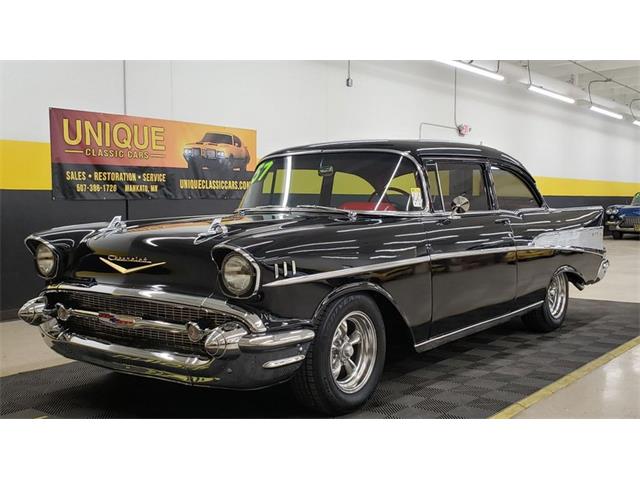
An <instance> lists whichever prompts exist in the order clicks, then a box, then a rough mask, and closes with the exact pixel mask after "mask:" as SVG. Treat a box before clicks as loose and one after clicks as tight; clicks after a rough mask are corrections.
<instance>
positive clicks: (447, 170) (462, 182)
mask: <svg viewBox="0 0 640 480" xmlns="http://www.w3.org/2000/svg"><path fill="white" fill-rule="evenodd" d="M437 165H438V178H439V180H440V182H439V183H438V186H439V187H440V193H441V194H442V200H443V204H444V210H450V208H451V202H452V201H453V199H454V198H455V197H458V196H463V197H465V198H467V200H469V205H470V206H469V211H470V212H474V211H476V212H477V211H483V210H490V207H489V197H488V196H487V186H486V182H485V177H484V171H483V166H482V165H481V164H479V163H472V162H467V161H464V162H463V161H458V162H455V161H454V162H449V161H439V162H438V163H437ZM428 173H429V172H428ZM430 180H431V179H430ZM432 183H433V182H431V181H430V182H429V184H430V186H431V184H432Z"/></svg>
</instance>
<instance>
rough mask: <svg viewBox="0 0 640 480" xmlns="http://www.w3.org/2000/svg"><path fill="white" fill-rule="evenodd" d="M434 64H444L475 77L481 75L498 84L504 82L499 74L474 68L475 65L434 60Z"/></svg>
mask: <svg viewBox="0 0 640 480" xmlns="http://www.w3.org/2000/svg"><path fill="white" fill-rule="evenodd" d="M436 62H440V63H444V64H445V65H449V66H450V67H455V68H459V69H460V70H464V71H466V72H471V73H475V74H477V75H482V76H483V77H487V78H491V79H493V80H497V81H499V82H501V81H503V80H504V76H502V75H500V74H499V73H497V71H496V72H492V71H491V70H487V69H485V68H480V67H476V66H475V65H470V64H468V63H464V62H460V61H458V60H436ZM498 69H500V63H499V62H498Z"/></svg>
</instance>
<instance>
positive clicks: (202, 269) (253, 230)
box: [37, 213, 379, 295]
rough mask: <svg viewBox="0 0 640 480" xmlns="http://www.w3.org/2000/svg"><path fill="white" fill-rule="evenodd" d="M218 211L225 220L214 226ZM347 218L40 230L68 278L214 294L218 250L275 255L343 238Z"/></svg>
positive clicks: (172, 221)
mask: <svg viewBox="0 0 640 480" xmlns="http://www.w3.org/2000/svg"><path fill="white" fill-rule="evenodd" d="M214 219H216V222H218V223H219V225H220V227H216V229H214V230H213V231H210V232H208V230H209V227H210V225H211V223H212V222H213V220H214ZM371 221H372V219H366V218H363V219H360V220H356V223H358V222H371ZM376 222H379V220H376ZM345 223H353V221H352V220H349V219H348V217H347V216H345V215H327V214H319V215H310V214H307V215H304V214H292V213H264V214H256V215H239V214H233V215H222V216H200V217H186V218H185V217H181V218H169V219H150V220H139V221H128V222H126V227H125V228H123V229H120V230H112V231H105V227H106V226H107V224H106V223H94V224H86V225H75V226H71V227H65V228H56V229H51V230H48V231H45V232H40V233H38V234H37V236H38V237H41V238H42V239H44V240H46V241H48V242H50V243H51V244H53V245H54V246H55V247H56V249H58V250H59V251H60V252H61V257H62V266H63V268H62V270H61V277H62V278H61V279H62V280H65V281H76V282H98V283H104V284H113V285H118V286H126V287H130V288H139V287H145V288H149V287H152V288H156V289H167V290H169V289H170V290H172V291H176V292H181V293H192V294H193V293H195V292H197V293H200V294H203V295H209V294H210V293H211V292H216V291H219V289H218V288H217V276H218V275H217V273H218V267H217V265H216V262H214V261H213V260H212V252H221V251H223V250H218V249H224V248H229V249H233V248H242V249H243V250H245V251H246V252H248V253H249V254H250V255H251V256H253V257H254V258H255V259H256V260H257V261H258V262H259V263H265V262H266V263H269V262H272V261H277V260H278V259H281V258H286V257H287V250H290V248H287V247H289V246H291V245H295V244H308V243H309V242H312V240H311V239H309V237H313V240H314V241H316V242H322V241H323V240H324V241H327V242H329V243H335V242H338V243H339V242H340V240H339V238H340V237H341V236H342V237H344V236H345V235H347V234H340V233H337V232H338V231H339V230H341V229H344V226H345ZM349 235H352V234H349ZM346 241H347V240H345V242H346ZM348 241H349V242H353V240H348ZM352 244H353V243H351V245H352ZM223 253H224V252H223Z"/></svg>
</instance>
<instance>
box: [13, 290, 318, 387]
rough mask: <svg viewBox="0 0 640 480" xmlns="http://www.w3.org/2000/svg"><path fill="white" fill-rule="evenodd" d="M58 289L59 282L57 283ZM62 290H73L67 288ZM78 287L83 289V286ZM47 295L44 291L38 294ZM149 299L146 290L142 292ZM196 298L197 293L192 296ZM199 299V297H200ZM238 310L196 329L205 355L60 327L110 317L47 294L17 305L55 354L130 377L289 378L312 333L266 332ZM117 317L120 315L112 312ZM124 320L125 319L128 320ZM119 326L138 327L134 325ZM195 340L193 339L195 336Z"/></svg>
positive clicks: (195, 380)
mask: <svg viewBox="0 0 640 480" xmlns="http://www.w3.org/2000/svg"><path fill="white" fill-rule="evenodd" d="M56 288H58V289H59V288H60V286H56ZM65 288H72V287H66V286H65ZM83 291H87V290H86V289H84V288H83ZM43 293H47V291H45V292H43ZM127 293H128V294H131V295H138V294H140V292H137V291H136V292H125V291H124V290H122V289H120V290H119V293H118V294H119V295H125V294H127ZM146 296H147V297H148V292H147V293H146ZM192 298H193V299H194V301H196V300H195V298H197V297H192ZM207 300H208V307H207V308H209V309H211V308H214V302H220V303H221V304H224V305H218V307H219V308H220V309H221V310H223V311H226V312H228V311H229V308H230V307H229V306H228V305H226V303H225V302H221V301H219V300H215V301H214V300H212V299H211V298H208V299H207ZM200 301H202V299H200ZM232 308H233V311H234V313H236V314H238V315H239V316H238V317H237V318H238V322H230V323H229V324H224V325H222V326H220V327H216V328H214V329H212V330H206V331H202V330H198V331H195V332H192V333H194V337H197V335H198V334H201V335H202V338H203V340H204V346H205V349H206V353H203V354H201V355H200V354H193V355H191V354H185V353H178V352H173V351H170V350H169V349H167V350H164V349H148V348H137V347H132V346H128V345H122V344H118V343H115V342H113V341H107V340H105V339H101V338H93V337H89V336H84V335H80V334H77V333H74V332H71V331H70V330H69V329H68V328H66V327H65V321H66V320H67V319H69V318H71V317H76V318H93V319H95V318H98V317H102V316H104V318H106V319H107V321H110V322H111V321H113V320H112V317H114V315H111V316H106V315H105V312H90V311H86V310H74V309H71V308H65V307H63V306H61V305H57V306H55V307H50V308H47V305H46V298H44V297H37V298H35V299H32V300H29V301H28V302H26V303H25V304H24V306H23V307H22V308H21V309H20V311H19V313H18V315H19V317H20V318H21V319H22V320H24V321H26V322H27V323H29V324H31V325H37V326H39V328H40V331H41V334H42V337H43V339H44V341H45V343H46V344H47V345H49V347H51V349H53V350H54V351H56V352H57V353H59V354H61V355H63V356H65V357H67V358H71V359H74V360H79V361H83V362H87V363H91V364H95V365H99V366H102V367H106V368H109V369H112V370H117V371H121V372H125V373H130V374H134V375H141V376H146V377H154V378H159V379H163V380H170V381H175V382H180V383H184V384H189V385H201V386H210V387H218V388H234V389H255V388H262V387H266V386H269V385H273V384H276V383H280V382H282V381H285V380H287V379H288V378H290V377H291V376H292V375H293V373H295V371H296V370H297V369H298V367H299V366H300V362H301V361H302V360H304V358H305V355H306V352H307V349H308V348H309V345H310V342H311V340H313V338H314V332H313V330H311V329H308V328H295V327H294V328H293V329H291V330H279V331H267V330H266V329H265V328H264V326H263V325H262V322H260V324H258V323H256V319H255V318H252V319H251V321H246V320H245V321H240V320H241V319H242V318H245V319H246V317H247V316H250V314H248V313H246V312H244V313H246V315H243V312H241V311H239V310H238V309H237V308H236V307H232ZM115 317H118V318H121V317H123V316H122V315H120V316H115ZM125 317H127V318H125V319H124V321H125V322H129V321H130V318H135V317H128V316H125ZM134 322H135V323H134V324H131V325H126V324H125V325H123V326H122V328H123V329H126V328H138V327H136V324H138V323H140V322H141V321H140V319H137V320H136V321H134ZM141 325H143V326H141V327H140V328H146V329H148V328H157V329H158V331H165V332H167V331H170V330H174V331H175V330H180V329H182V333H184V332H185V331H186V330H187V325H179V324H167V322H156V321H153V320H144V321H142V323H141ZM194 341H195V340H194Z"/></svg>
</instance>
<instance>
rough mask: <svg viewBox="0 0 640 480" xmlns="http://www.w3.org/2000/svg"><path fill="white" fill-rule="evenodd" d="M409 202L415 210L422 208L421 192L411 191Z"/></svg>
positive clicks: (415, 189)
mask: <svg viewBox="0 0 640 480" xmlns="http://www.w3.org/2000/svg"><path fill="white" fill-rule="evenodd" d="M411 200H412V202H413V206H414V207H415V208H422V191H421V190H420V189H419V188H412V189H411Z"/></svg>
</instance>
